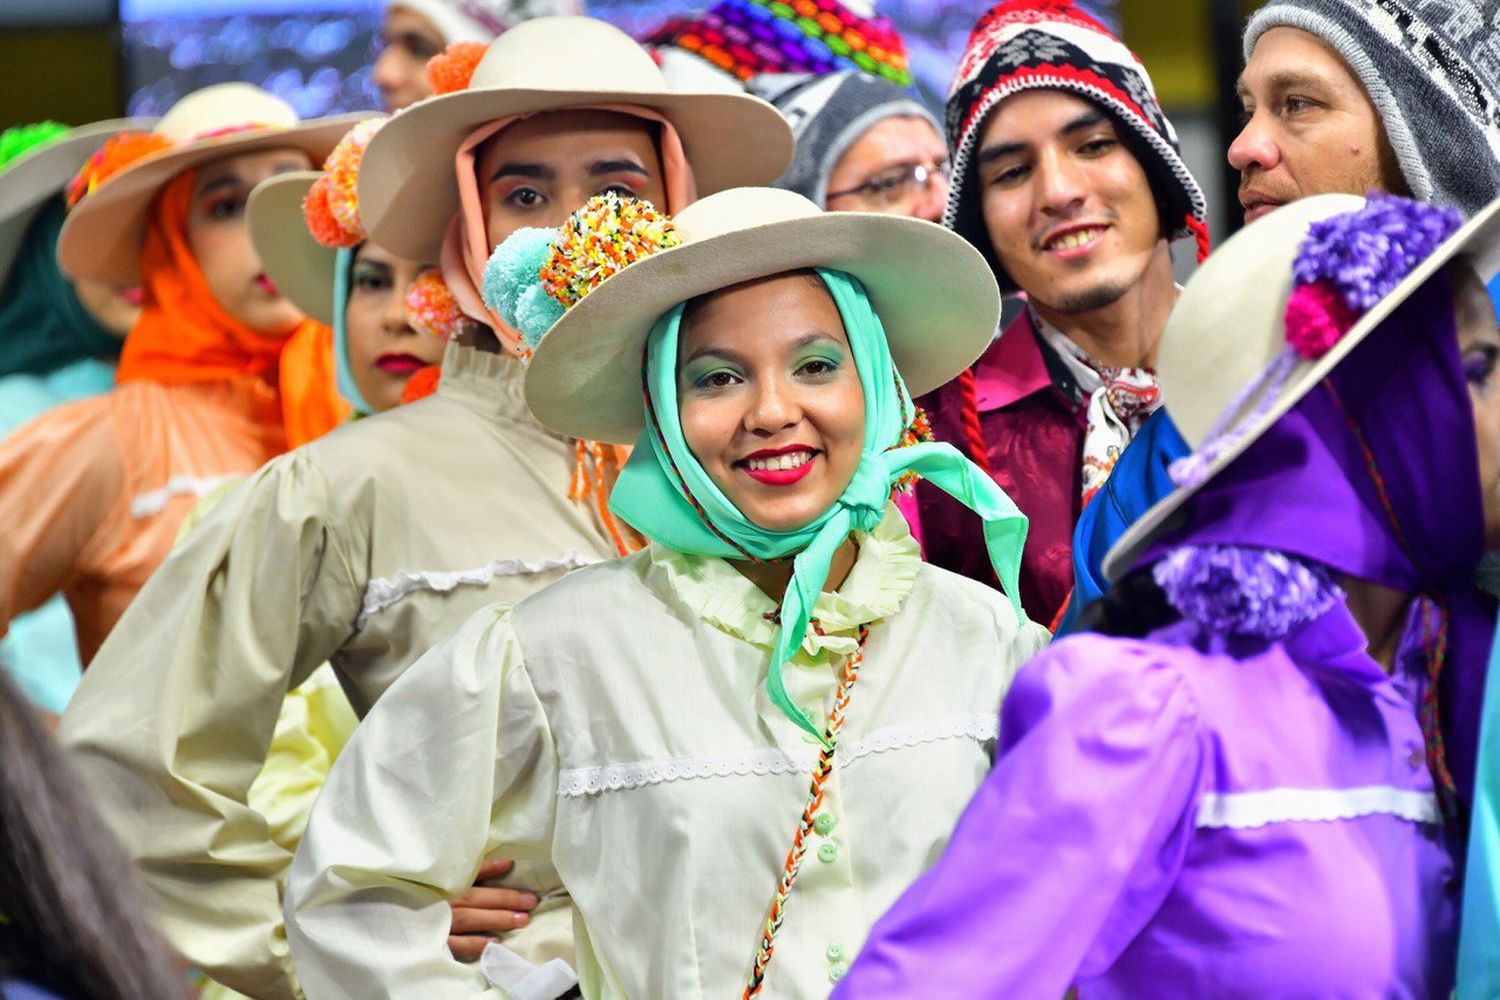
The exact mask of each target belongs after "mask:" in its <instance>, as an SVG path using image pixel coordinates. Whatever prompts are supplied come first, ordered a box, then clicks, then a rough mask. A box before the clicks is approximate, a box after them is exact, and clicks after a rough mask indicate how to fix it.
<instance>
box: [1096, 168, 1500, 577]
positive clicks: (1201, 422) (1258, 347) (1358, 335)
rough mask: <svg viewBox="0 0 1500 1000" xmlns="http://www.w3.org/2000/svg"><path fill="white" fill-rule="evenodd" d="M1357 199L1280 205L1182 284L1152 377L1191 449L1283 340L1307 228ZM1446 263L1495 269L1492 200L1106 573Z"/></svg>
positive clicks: (1133, 555) (1498, 255)
mask: <svg viewBox="0 0 1500 1000" xmlns="http://www.w3.org/2000/svg"><path fill="white" fill-rule="evenodd" d="M1363 204H1364V199H1363V198H1358V197H1355V196H1353V195H1318V196H1315V197H1311V198H1304V199H1301V200H1299V201H1295V202H1292V203H1291V204H1289V205H1286V206H1284V207H1282V208H1279V209H1277V210H1276V211H1275V212H1272V213H1271V214H1269V215H1267V216H1265V217H1264V218H1261V219H1258V220H1256V221H1255V222H1253V223H1251V224H1250V225H1249V226H1246V227H1245V228H1244V229H1242V230H1241V231H1240V232H1238V233H1236V234H1235V235H1234V236H1233V237H1232V238H1230V239H1229V240H1228V241H1227V242H1226V243H1224V245H1223V246H1221V247H1220V248H1219V249H1218V250H1217V251H1215V252H1214V253H1213V254H1212V255H1211V256H1210V257H1209V258H1208V260H1207V261H1206V262H1205V263H1204V264H1203V265H1202V266H1201V267H1200V268H1199V270H1198V271H1197V273H1196V274H1194V275H1193V278H1192V279H1191V280H1190V281H1189V282H1188V284H1187V287H1186V288H1184V289H1183V293H1182V296H1181V297H1180V298H1179V299H1178V301H1177V304H1176V305H1175V306H1174V307H1173V310H1172V313H1171V316H1170V317H1169V318H1168V320H1167V327H1166V330H1165V331H1164V332H1163V334H1162V343H1161V349H1160V351H1159V353H1158V362H1157V375H1158V377H1159V378H1160V381H1161V390H1162V400H1163V402H1164V404H1165V406H1166V408H1167V412H1168V413H1169V414H1170V415H1171V417H1172V421H1173V423H1174V424H1176V426H1177V428H1178V430H1179V431H1181V432H1182V436H1183V438H1184V439H1185V440H1186V441H1187V442H1188V444H1189V445H1190V446H1191V447H1192V448H1193V450H1194V451H1195V452H1196V451H1198V450H1200V449H1201V448H1202V447H1203V446H1204V444H1205V443H1207V442H1206V439H1207V437H1208V435H1209V432H1210V430H1211V429H1212V427H1213V425H1214V424H1215V423H1216V422H1217V420H1218V417H1219V415H1220V413H1221V412H1222V411H1223V409H1224V408H1225V407H1227V406H1228V405H1229V404H1230V402H1231V401H1232V400H1233V399H1234V397H1235V396H1236V395H1238V393H1239V392H1241V391H1243V389H1244V388H1245V387H1246V386H1248V385H1250V384H1251V383H1252V382H1253V381H1254V380H1255V378H1257V377H1258V376H1259V375H1260V373H1261V372H1262V371H1263V370H1264V369H1265V367H1266V366H1267V365H1268V364H1270V362H1271V361H1272V360H1273V359H1274V358H1275V356H1276V355H1277V354H1278V353H1280V351H1281V349H1282V348H1284V347H1285V346H1286V339H1285V338H1286V325H1285V320H1284V317H1285V314H1286V303H1287V299H1288V298H1289V297H1290V295H1291V292H1292V264H1293V262H1294V261H1295V260H1296V257H1297V253H1298V250H1299V248H1300V246H1301V244H1302V240H1303V237H1304V236H1305V235H1306V232H1307V229H1308V227H1309V226H1310V225H1312V223H1313V222H1316V221H1318V220H1321V219H1326V218H1328V217H1330V216H1333V215H1340V214H1343V213H1345V212H1352V211H1355V210H1357V209H1359V208H1360V207H1361V206H1362V205H1363ZM1454 260H1461V261H1463V262H1465V263H1466V264H1468V265H1469V266H1470V267H1472V268H1473V269H1474V270H1475V272H1476V273H1478V275H1479V277H1480V279H1481V280H1482V281H1484V282H1486V283H1488V282H1489V280H1490V279H1491V278H1493V277H1494V276H1495V275H1496V273H1497V272H1500V201H1495V202H1492V203H1491V204H1489V205H1488V206H1486V207H1485V208H1484V209H1483V210H1482V211H1481V212H1480V213H1479V214H1478V215H1476V216H1475V217H1474V218H1473V219H1471V220H1469V221H1468V222H1467V223H1465V224H1464V226H1463V227H1462V228H1461V229H1459V230H1458V231H1457V232H1456V233H1454V234H1453V235H1452V236H1451V237H1449V238H1448V239H1447V240H1445V241H1444V242H1443V244H1442V245H1441V246H1439V247H1438V248H1437V250H1435V251H1434V252H1433V253H1432V255H1431V256H1429V257H1427V258H1426V259H1425V260H1423V261H1422V263H1421V264H1419V265H1417V267H1416V268H1415V269H1413V270H1412V272H1411V273H1410V274H1408V275H1407V276H1406V277H1405V278H1404V279H1402V281H1401V283H1400V284H1398V285H1397V286H1396V287H1395V288H1394V289H1392V290H1391V292H1390V293H1389V294H1388V295H1386V296H1385V298H1383V299H1381V300H1380V301H1379V302H1377V303H1376V304H1375V305H1374V306H1373V307H1372V308H1371V309H1370V310H1369V311H1368V312H1366V313H1365V314H1364V315H1363V316H1361V317H1360V319H1359V321H1358V322H1357V323H1355V324H1354V326H1353V327H1351V328H1350V330H1349V332H1348V333H1346V334H1345V335H1344V336H1343V337H1342V338H1340V339H1339V341H1338V343H1336V344H1335V345H1334V346H1333V348H1332V349H1331V350H1330V351H1329V352H1328V353H1327V354H1325V355H1323V357H1321V358H1319V359H1317V360H1316V361H1303V362H1300V363H1299V364H1298V365H1297V367H1296V368H1295V369H1294V370H1293V371H1292V373H1291V374H1290V375H1289V376H1288V377H1287V379H1286V380H1285V382H1283V383H1282V386H1281V388H1280V390H1279V391H1278V392H1277V395H1276V400H1275V402H1274V403H1272V404H1271V405H1269V406H1268V407H1267V408H1266V409H1265V411H1264V412H1263V413H1262V414H1260V416H1259V417H1258V418H1257V419H1256V420H1255V421H1254V422H1253V423H1252V424H1249V425H1247V426H1246V427H1245V428H1244V429H1243V431H1242V432H1241V433H1240V435H1239V436H1238V437H1237V438H1236V440H1235V443H1234V445H1233V446H1232V447H1229V448H1227V449H1225V450H1224V451H1223V452H1222V453H1220V454H1219V455H1218V456H1216V457H1215V458H1214V460H1213V461H1212V462H1211V463H1209V466H1208V469H1207V475H1206V476H1205V477H1204V479H1203V482H1201V483H1199V484H1198V485H1197V486H1194V487H1179V488H1178V489H1176V490H1174V491H1173V492H1172V493H1170V494H1169V495H1168V496H1167V497H1165V498H1164V499H1163V500H1161V501H1160V502H1159V503H1157V504H1156V505H1155V506H1153V507H1152V508H1151V509H1150V510H1149V511H1147V512H1146V513H1145V514H1144V515H1142V517H1141V518H1140V519H1139V520H1138V521H1136V522H1135V524H1133V525H1131V527H1130V528H1129V530H1128V531H1126V533H1125V534H1124V535H1123V536H1121V538H1120V540H1119V541H1118V542H1116V543H1115V545H1114V547H1113V548H1111V549H1110V551H1109V554H1108V555H1107V556H1106V557H1105V559H1104V575H1105V577H1106V578H1107V579H1109V580H1110V581H1117V580H1119V579H1120V578H1121V577H1122V576H1124V575H1125V574H1126V573H1128V572H1129V571H1130V570H1131V569H1132V568H1133V567H1134V566H1135V564H1136V562H1137V560H1139V559H1140V558H1141V556H1142V555H1144V554H1145V552H1146V550H1147V549H1148V548H1149V547H1150V546H1151V544H1152V543H1153V542H1155V541H1156V540H1157V539H1158V538H1159V537H1160V536H1161V535H1162V534H1164V533H1165V532H1167V531H1168V530H1170V529H1172V528H1173V527H1174V526H1175V525H1176V524H1177V515H1178V514H1179V512H1180V511H1181V510H1182V507H1183V505H1184V504H1186V503H1187V502H1188V500H1190V499H1191V498H1192V497H1193V496H1194V495H1195V494H1196V493H1197V492H1198V491H1199V490H1200V489H1202V488H1203V486H1204V485H1207V483H1208V482H1209V481H1211V480H1212V479H1213V477H1214V476H1217V475H1218V474H1219V473H1220V472H1222V471H1223V470H1224V469H1225V468H1226V467H1228V466H1229V465H1230V464H1231V463H1232V462H1234V460H1235V459H1237V458H1238V457H1239V456H1240V455H1242V454H1244V452H1245V450H1246V449H1247V448H1249V447H1250V446H1251V445H1252V444H1254V443H1255V441H1256V440H1257V439H1259V438H1260V437H1261V435H1263V434H1264V433H1265V432H1266V431H1267V430H1268V429H1269V428H1270V427H1271V425H1273V424H1274V423H1276V421H1277V420H1279V419H1281V417H1282V416H1284V415H1285V414H1286V413H1287V411H1288V410H1290V409H1291V408H1292V407H1294V406H1296V405H1297V403H1298V402H1299V401H1300V400H1301V399H1302V398H1303V397H1305V396H1306V395H1307V394H1308V393H1309V392H1311V391H1312V390H1313V389H1314V388H1315V387H1316V386H1317V385H1318V383H1319V382H1321V381H1323V379H1324V378H1326V377H1327V375H1328V373H1329V372H1331V371H1332V370H1333V369H1334V368H1335V367H1337V366H1338V364H1339V362H1341V361H1343V359H1344V358H1346V357H1348V356H1349V353H1350V352H1351V351H1353V350H1354V349H1355V348H1356V347H1358V346H1359V345H1360V344H1361V343H1362V342H1363V341H1364V340H1365V338H1366V337H1368V336H1369V335H1370V334H1371V333H1373V332H1374V331H1375V329H1376V328H1377V327H1379V326H1380V324H1381V323H1383V322H1385V320H1386V319H1387V318H1388V317H1389V316H1390V315H1391V313H1393V312H1395V310H1396V309H1398V308H1399V307H1400V306H1401V304H1402V303H1403V302H1405V301H1406V300H1407V299H1408V298H1410V297H1411V295H1412V293H1414V292H1415V291H1416V290H1417V289H1419V288H1421V287H1422V285H1423V284H1424V283H1426V281H1427V280H1428V279H1429V278H1431V277H1432V276H1433V275H1434V274H1436V273H1437V272H1438V271H1439V270H1441V269H1442V268H1443V267H1444V266H1445V265H1447V264H1448V263H1449V262H1450V261H1454ZM1226 318H1228V320H1229V321H1227V322H1226V321H1225V320H1226ZM1260 401H1261V400H1260V399H1259V398H1258V397H1252V398H1251V399H1248V400H1245V401H1244V402H1243V404H1242V405H1241V408H1240V414H1241V415H1244V414H1248V413H1250V412H1252V411H1253V410H1254V409H1255V408H1256V407H1257V406H1258V404H1259V403H1260Z"/></svg>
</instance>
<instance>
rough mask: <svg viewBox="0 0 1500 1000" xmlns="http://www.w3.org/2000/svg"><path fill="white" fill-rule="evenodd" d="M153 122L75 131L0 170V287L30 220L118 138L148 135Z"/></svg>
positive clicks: (112, 123) (116, 121)
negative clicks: (129, 134)
mask: <svg viewBox="0 0 1500 1000" xmlns="http://www.w3.org/2000/svg"><path fill="white" fill-rule="evenodd" d="M155 124H156V119H155V118H116V119H112V120H110V121H103V122H94V123H92V124H90V125H80V126H79V127H78V128H75V129H73V130H71V131H70V132H68V133H67V134H65V135H60V136H58V137H57V138H56V139H54V140H52V141H51V142H48V143H45V144H43V145H41V146H37V147H36V148H35V149H31V150H28V151H27V152H25V153H23V154H21V155H20V156H18V157H17V158H16V159H15V160H13V161H11V162H10V163H8V164H6V166H5V168H4V169H3V170H0V284H3V283H4V281H5V276H6V275H8V274H10V268H11V265H12V264H14V263H15V262H16V254H18V253H20V252H21V243H22V241H23V240H24V239H25V238H26V230H27V228H28V227H29V226H30V225H31V220H32V219H34V218H36V215H37V213H38V212H39V211H41V209H42V206H43V205H45V204H46V203H47V201H48V199H50V198H54V197H56V196H58V195H60V194H62V193H63V191H64V190H65V189H66V188H67V186H68V181H69V180H71V179H72V177H73V175H74V174H76V173H77V172H78V170H79V168H80V167H82V166H83V165H84V164H85V163H87V162H88V159H89V157H91V156H93V155H94V154H95V153H97V152H98V151H99V147H100V146H102V145H104V143H105V142H107V141H108V140H109V138H110V137H111V136H113V135H116V134H118V133H120V132H128V131H140V130H144V129H149V128H151V127H152V126H153V125H155Z"/></svg>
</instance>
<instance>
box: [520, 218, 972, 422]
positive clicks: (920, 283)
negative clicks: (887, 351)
mask: <svg viewBox="0 0 1500 1000" xmlns="http://www.w3.org/2000/svg"><path fill="white" fill-rule="evenodd" d="M674 221H675V224H676V226H677V229H678V232H679V234H680V235H681V236H682V237H683V240H684V242H683V243H682V244H681V245H680V246H677V247H673V248H672V249H669V250H664V251H661V252H660V253H657V254H655V255H653V256H651V257H648V258H646V259H644V260H642V261H640V262H639V263H636V264H632V265H630V266H629V267H627V268H625V269H624V270H622V271H620V272H619V273H617V274H615V275H613V276H612V277H610V278H608V279H607V280H605V281H604V282H603V283H602V284H600V285H599V287H598V288H595V289H594V290H593V291H591V292H590V293H589V294H588V295H587V296H586V297H585V298H584V299H583V300H582V301H581V302H579V303H578V304H577V305H576V306H574V307H573V308H572V309H570V310H568V312H567V313H565V314H564V315H563V317H562V319H560V320H558V321H557V323H556V324H555V325H554V326H553V327H552V329H551V330H550V331H549V332H548V333H547V335H546V336H545V337H543V338H542V341H541V343H540V345H538V347H537V349H536V352H535V354H534V356H533V357H532V359H531V364H530V366H529V368H528V369H527V373H526V403H527V405H528V406H529V407H530V408H531V411H532V413H533V414H534V415H535V416H536V418H537V419H538V420H539V421H541V422H542V424H544V425H545V426H547V427H550V428H551V429H552V430H554V431H556V432H557V433H560V434H563V435H566V436H568V437H574V438H583V439H588V440H593V441H609V442H617V443H629V442H633V441H635V439H636V437H637V435H639V434H640V432H641V430H642V428H643V427H644V426H645V414H644V408H643V404H642V397H641V361H642V356H643V355H642V351H643V349H644V347H645V343H646V338H647V336H648V335H649V334H650V332H651V329H652V327H653V326H655V325H656V321H657V320H658V319H659V318H660V317H661V316H662V314H663V313H665V312H667V311H668V310H670V309H671V308H673V307H674V306H676V305H678V304H679V303H682V302H686V301H688V300H689V299H693V298H696V297H697V296H699V295H705V294H707V293H709V292H713V291H717V290H719V289H721V288H728V287H729V286H731V285H735V284H739V283H740V282H744V281H750V280H752V279H755V278H764V277H768V276H770V275H775V274H782V273H784V272H787V271H796V270H801V269H806V268H814V267H821V268H828V269H831V270H836V271H843V272H846V273H848V274H851V275H853V276H854V277H855V278H858V279H859V281H860V282H861V283H862V284H863V285H864V286H865V289H866V291H867V292H868V293H869V296H870V301H871V304H872V305H873V306H874V308H875V312H876V314H877V315H879V317H880V319H881V323H882V325H883V326H884V327H885V332H886V339H887V341H888V342H889V343H890V348H891V355H892V358H893V359H894V361H895V363H896V369H897V370H898V371H899V372H900V373H901V377H902V378H903V379H904V380H905V381H906V385H907V388H908V389H909V390H910V392H911V393H912V395H913V396H916V395H921V394H922V393H924V392H929V391H931V390H933V389H936V388H937V387H938V386H940V385H943V384H944V383H946V382H948V381H949V380H950V379H952V378H953V377H954V376H956V375H957V374H958V373H959V372H961V371H963V370H964V369H965V368H967V367H968V366H969V365H971V364H973V363H974V361H975V359H977V358H978V357H979V355H980V354H982V353H983V352H984V350H985V348H986V347H987V346H989V343H990V341H991V340H992V339H993V338H994V335H995V328H996V326H997V324H998V323H999V320H1000V292H999V289H998V287H997V286H996V285H995V277H994V275H993V274H992V273H991V272H990V269H989V266H988V265H987V264H986V263H985V262H984V258H983V256H982V255H981V254H980V253H979V251H977V250H975V249H974V248H973V247H972V246H970V245H969V243H968V242H967V241H966V240H964V239H963V238H962V237H960V236H957V235H955V234H954V233H952V232H950V231H948V230H946V229H944V228H943V227H941V226H938V225H934V224H933V223H930V222H924V221H922V220H921V219H912V218H907V217H905V216H895V215H879V214H875V213H867V212H823V211H820V210H819V209H818V208H817V207H816V206H815V205H813V203H812V202H810V201H808V200H807V199H806V198H803V197H802V196H801V195H798V194H793V193H792V192H790V191H781V190H776V189H771V188H744V189H738V190H731V191H725V192H722V193H720V194H716V195H711V196H710V197H708V198H704V199H702V200H701V201H699V202H697V203H695V204H694V205H691V206H689V207H688V208H687V209H685V210H683V211H682V212H681V213H679V214H678V215H677V217H676V219H675V220H674Z"/></svg>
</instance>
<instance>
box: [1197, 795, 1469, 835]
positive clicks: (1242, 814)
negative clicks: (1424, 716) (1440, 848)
mask: <svg viewBox="0 0 1500 1000" xmlns="http://www.w3.org/2000/svg"><path fill="white" fill-rule="evenodd" d="M1375 815H1388V816H1397V817H1400V818H1401V819H1404V820H1410V821H1411V822H1413V823H1437V822H1439V821H1440V819H1441V817H1440V815H1439V813H1438V804H1437V796H1435V795H1434V794H1433V793H1431V792H1419V791H1413V790H1411V789H1407V788H1396V787H1394V786H1392V785H1367V786H1364V787H1362V788H1268V789H1266V790H1264V791H1259V792H1213V793H1209V794H1206V795H1204V796H1203V797H1202V798H1201V799H1200V800H1199V803H1198V817H1197V826H1198V828H1199V829H1221V828H1227V829H1231V830H1248V829H1253V828H1255V827H1261V826H1269V825H1271V824H1272V823H1298V822H1313V823H1327V822H1332V821H1335V820H1348V819H1358V818H1360V817H1361V816H1375Z"/></svg>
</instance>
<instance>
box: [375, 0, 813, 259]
mask: <svg viewBox="0 0 1500 1000" xmlns="http://www.w3.org/2000/svg"><path fill="white" fill-rule="evenodd" d="M627 47H628V48H627ZM554 48H555V49H556V51H557V54H556V55H548V53H549V52H550V51H551V50H552V49H554ZM622 50H623V51H622ZM512 56H514V58H515V59H516V60H517V61H518V62H519V61H522V60H526V59H530V60H533V61H534V62H535V63H536V64H537V65H536V66H535V67H534V68H530V69H528V68H526V67H518V68H517V70H516V71H515V77H516V79H515V80H514V81H513V83H512V85H508V86H485V85H484V83H483V81H484V80H488V79H491V78H495V79H500V78H501V77H502V76H503V74H504V69H505V63H506V61H507V59H509V58H511V57H512ZM627 57H628V59H629V61H630V62H631V63H632V64H636V63H639V62H640V61H641V60H644V62H645V64H647V65H648V66H649V70H646V69H643V68H642V66H640V65H632V66H630V67H629V68H630V73H631V75H630V77H629V78H631V79H636V80H638V81H639V82H640V83H641V84H643V85H641V86H635V87H620V88H616V87H612V86H611V81H612V79H613V78H616V77H620V76H622V75H623V74H617V73H612V72H611V64H612V63H615V62H619V61H620V60H622V59H625V58H627ZM559 63H561V64H562V65H560V66H559V65H555V64H559ZM491 65H494V66H496V67H497V68H496V71H495V73H493V74H489V67H490V66H491ZM523 70H525V71H523ZM543 74H545V76H546V77H547V78H548V79H555V78H556V77H558V76H563V77H567V78H568V79H569V80H572V79H574V78H576V79H577V80H578V84H577V85H576V86H568V87H563V86H544V85H542V82H541V80H542V76H543ZM651 74H654V80H651V81H649V82H651V83H654V84H656V85H658V86H659V89H652V88H651V87H647V86H644V84H645V83H647V82H648V81H647V80H646V77H647V76H650V75H651ZM601 105H638V106H641V107H645V108H649V109H651V110H653V111H656V112H658V113H660V114H661V116H662V117H663V118H665V119H667V120H668V121H669V122H671V123H672V127H673V128H674V129H675V130H676V131H677V134H678V136H679V137H680V138H681V140H682V148H683V152H684V154H685V155H686V157H687V161H688V163H689V164H690V165H691V167H692V170H693V177H694V179H695V181H696V184H697V189H698V193H699V194H700V195H707V194H713V193H714V192H715V191H722V190H725V189H727V188H733V187H742V186H746V185H754V184H769V183H771V182H772V181H774V180H775V179H776V178H778V177H780V176H781V174H782V172H783V171H785V170H786V168H787V166H788V165H789V164H790V163H791V161H792V132H791V128H790V126H788V125H787V123H786V121H785V120H784V119H783V118H782V117H781V114H780V113H779V112H778V111H777V110H776V109H775V108H773V107H772V106H771V105H769V104H767V103H766V102H765V101H762V100H760V99H759V98H756V97H751V96H749V95H748V94H730V93H690V92H685V91H674V90H669V89H667V87H666V84H665V83H664V82H662V81H661V73H660V71H659V70H658V69H656V68H655V66H654V64H651V59H650V56H649V55H647V54H646V52H645V50H644V49H641V48H640V46H639V45H637V44H636V43H635V42H633V41H632V40H631V39H630V38H629V36H626V35H624V34H623V33H622V32H620V31H619V30H618V29H616V28H614V27H612V26H610V25H606V24H604V23H603V22H601V21H597V20H595V19H593V18H587V17H544V18H537V19H535V20H531V21H527V22H525V23H524V24H520V25H517V26H516V27H514V28H512V29H511V30H510V31H507V32H506V33H505V34H504V35H501V36H500V38H499V39H497V40H496V41H495V42H494V44H493V45H492V46H491V47H490V54H489V55H487V56H486V57H485V61H484V62H483V63H481V65H480V68H479V69H478V70H476V71H475V82H474V83H473V84H471V89H468V90H461V91H456V92H454V93H451V94H441V95H439V96H436V97H429V98H427V99H426V100H423V101H419V102H418V103H416V104H414V105H412V106H411V107H409V108H407V109H405V110H404V111H401V112H400V113H398V114H397V115H395V116H394V117H393V118H392V119H391V120H390V121H389V122H388V123H387V124H386V125H385V127H384V128H382V129H381V130H380V132H379V134H377V135H376V136H375V138H373V139H372V140H370V146H369V148H368V149H367V150H366V151H365V156H364V159H363V160H362V161H361V164H360V176H359V205H360V218H361V219H362V220H363V222H364V224H365V229H366V230H367V231H368V232H369V234H370V236H371V238H372V239H374V240H375V242H377V243H379V244H380V245H381V246H383V247H386V248H387V249H389V250H390V251H391V252H392V253H395V254H399V255H400V256H402V257H406V258H408V259H410V260H431V259H433V258H435V257H436V256H437V255H438V252H439V250H440V248H441V246H442V240H443V235H444V233H445V232H446V231H447V227H448V222H449V220H450V219H452V218H453V215H454V213H456V212H457V211H458V182H457V179H456V178H455V176H454V159H455V157H456V156H457V154H458V149H459V146H461V145H462V144H463V142H464V140H465V139H467V138H468V137H469V135H470V134H472V133H473V132H474V131H475V130H476V129H477V128H479V127H480V126H481V125H484V124H486V123H488V122H493V121H499V120H501V119H504V118H514V117H519V116H523V115H533V114H539V113H543V112H549V111H566V110H568V109H571V108H589V107H598V106H601Z"/></svg>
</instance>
